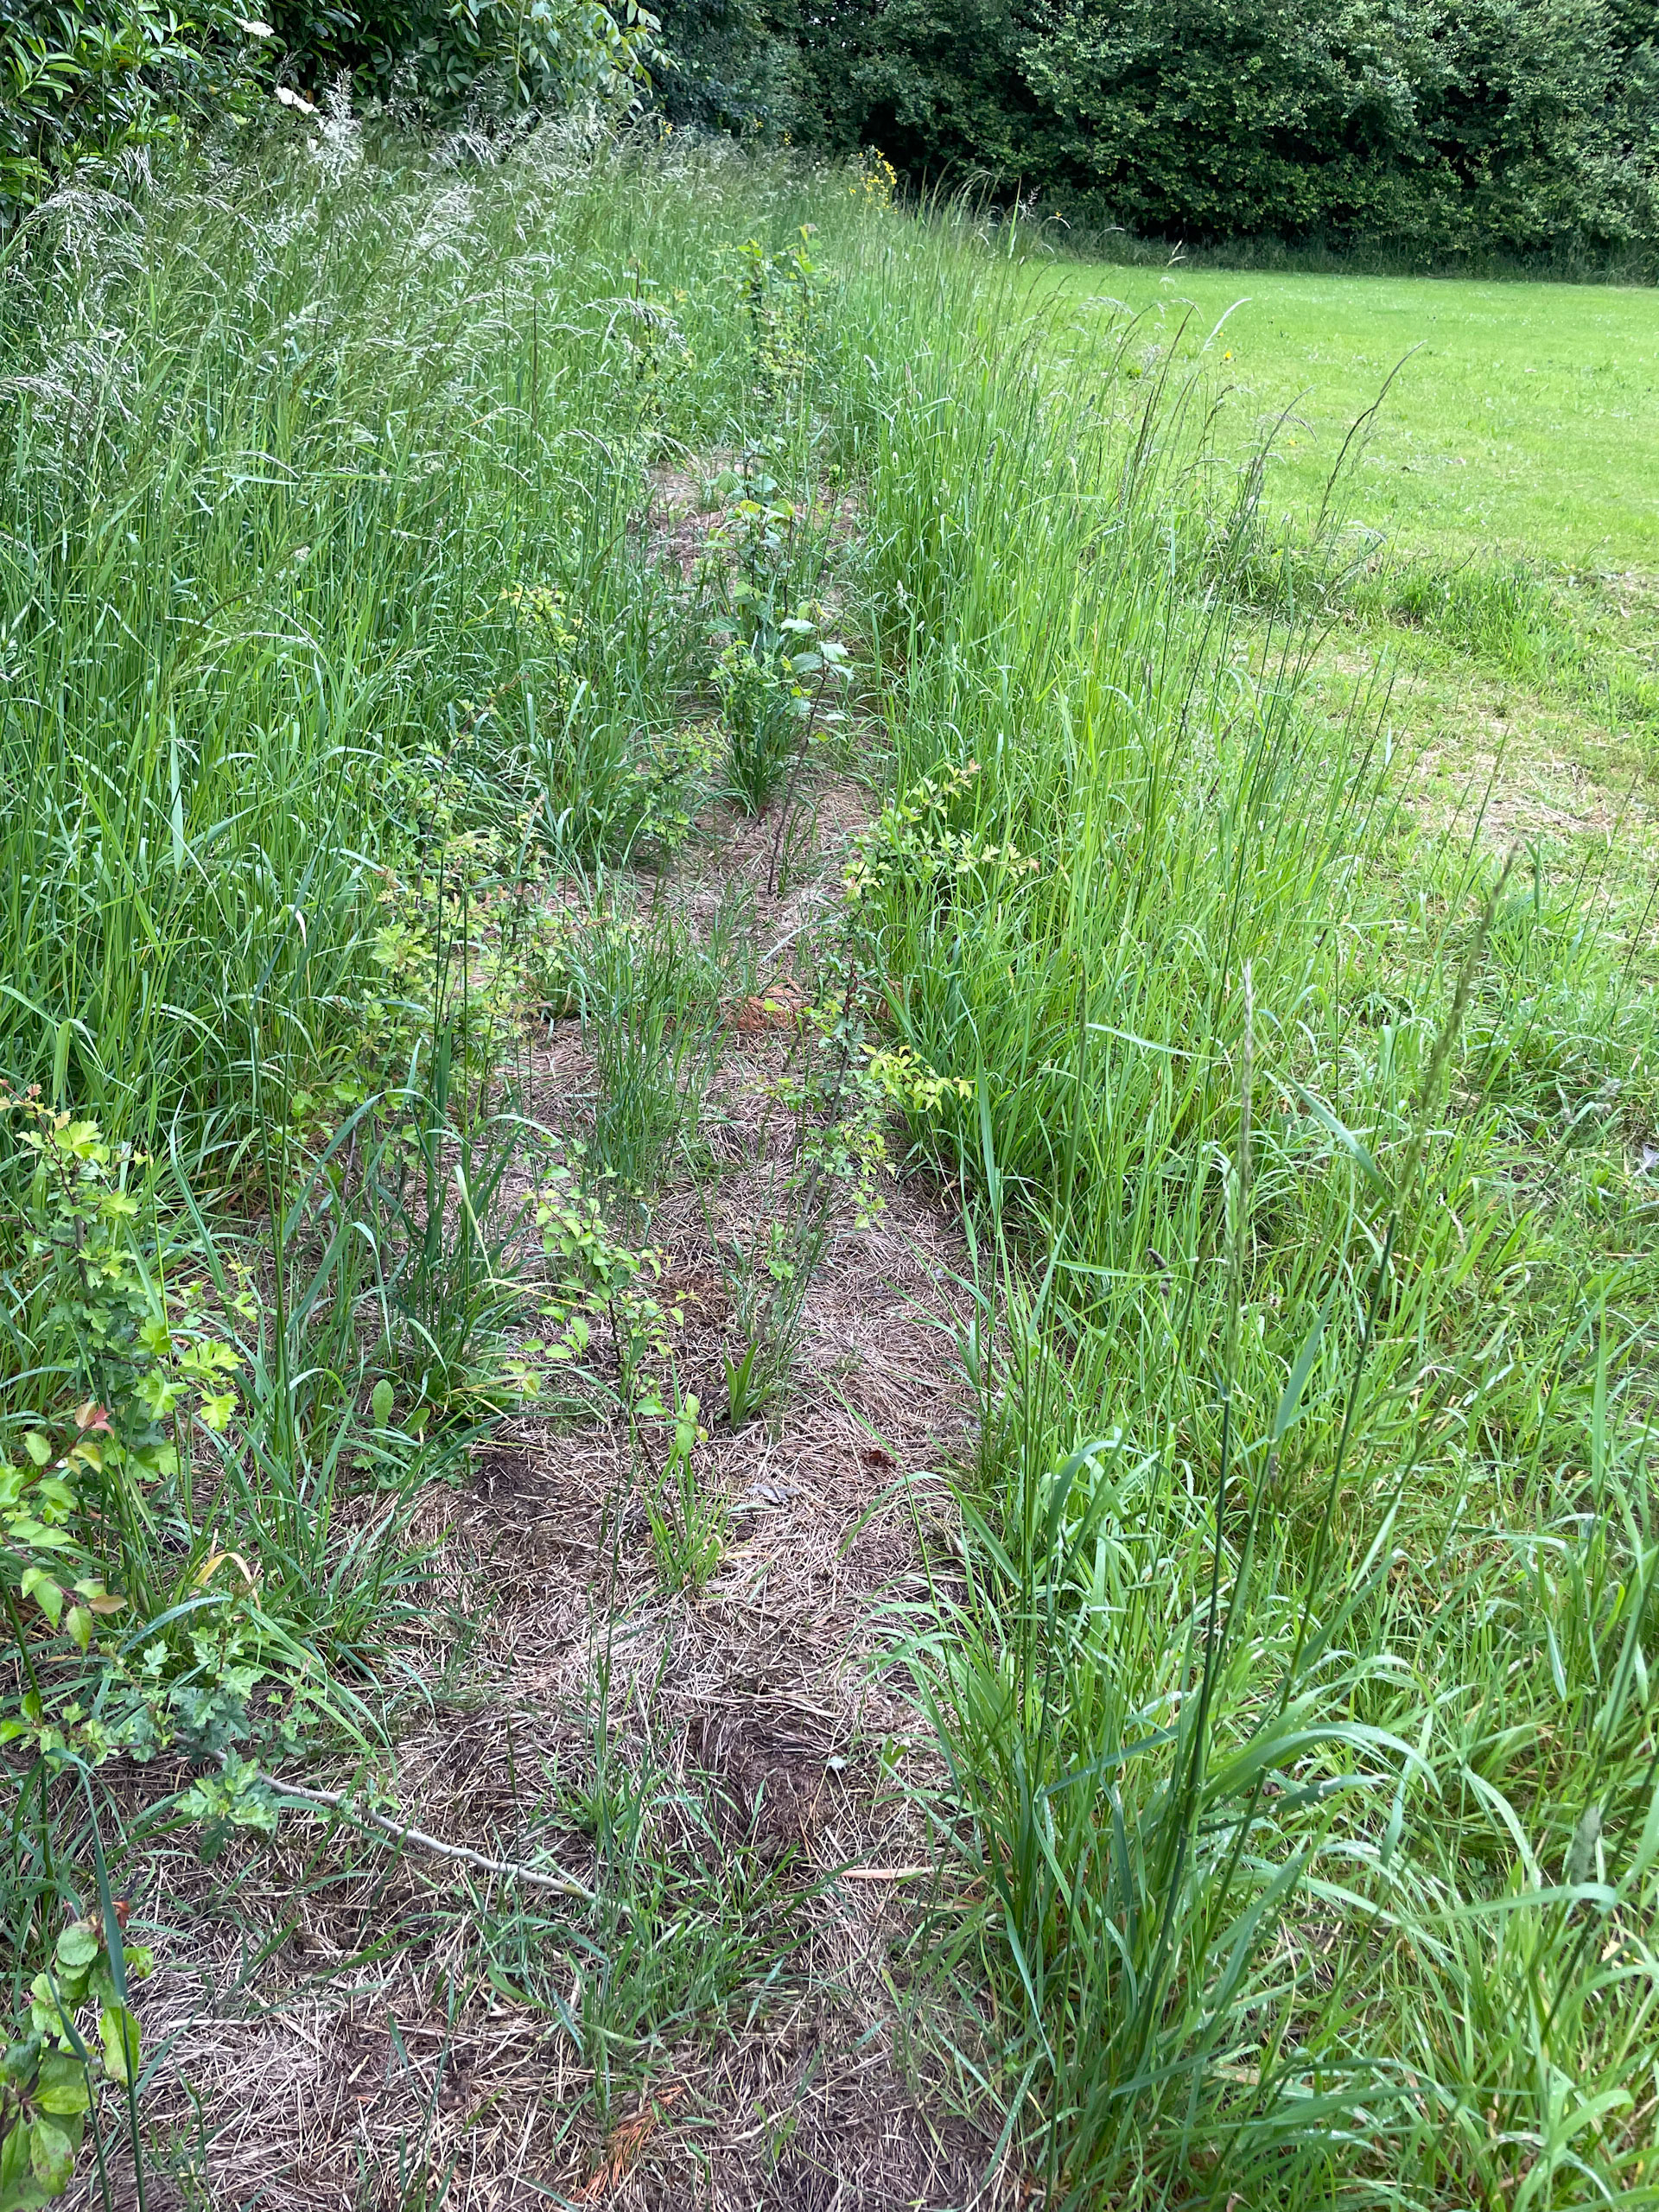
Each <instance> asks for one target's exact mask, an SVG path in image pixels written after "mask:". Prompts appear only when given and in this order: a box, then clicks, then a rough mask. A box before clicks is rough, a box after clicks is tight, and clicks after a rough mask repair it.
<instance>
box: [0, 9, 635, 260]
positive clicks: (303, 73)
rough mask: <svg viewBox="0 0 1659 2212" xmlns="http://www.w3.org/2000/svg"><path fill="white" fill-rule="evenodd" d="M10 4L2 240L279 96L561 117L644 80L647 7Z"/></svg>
mask: <svg viewBox="0 0 1659 2212" xmlns="http://www.w3.org/2000/svg"><path fill="white" fill-rule="evenodd" d="M246 4H248V5H250V7H251V10H252V12H251V13H250V15H249V16H238V14H237V13H235V11H234V0H0V230H3V228H4V226H5V225H6V223H7V221H8V220H9V219H13V218H15V217H16V215H17V213H19V212H20V211H22V210H23V209H25V208H27V207H29V206H30V205H31V204H32V203H33V202H34V201H35V200H38V199H39V198H40V197H41V194H42V193H43V192H45V191H47V190H48V189H49V188H51V186H52V185H53V183H54V182H55V181H57V179H58V178H60V176H62V175H66V174H67V172H68V171H69V170H70V169H72V168H73V169H75V170H77V171H78V172H79V173H80V174H82V175H91V176H92V177H94V178H98V177H107V176H108V175H111V173H112V172H113V170H114V168H115V167H116V165H117V164H118V162H120V161H121V159H122V158H123V157H124V156H130V154H131V153H132V152H133V151H134V150H135V149H138V148H141V147H144V146H147V145H149V144H152V143H155V142H156V140H157V139H161V138H166V137H176V136H178V135H179V134H180V133H181V131H182V130H188V129H191V128H194V127H200V125H202V124H207V123H211V122H212V121H213V120H215V119H217V118H222V117H225V116H227V115H230V116H235V117H239V118H243V119H247V118H251V117H252V116H254V115H256V114H257V112H258V111H259V110H260V109H261V107H262V106H268V105H270V103H271V100H272V99H273V94H274V93H275V88H276V87H277V86H281V87H282V88H283V92H282V94H277V95H276V96H277V97H282V96H283V95H286V96H288V97H289V105H291V106H295V107H298V108H299V109H301V110H302V111H303V109H304V108H305V107H306V106H307V105H308V104H309V103H308V101H307V100H306V99H305V97H304V96H305V94H306V93H307V92H310V93H313V94H315V93H320V92H321V91H322V90H323V89H325V88H326V87H327V86H332V85H333V84H334V82H335V81H336V80H337V79H339V78H340V75H341V74H342V73H344V74H346V75H347V76H349V78H350V79H351V81H352V84H353V90H354V92H356V93H357V94H358V95H359V96H364V95H367V96H371V97H373V96H378V97H381V98H383V99H388V100H391V101H392V102H394V103H395V104H396V105H397V106H399V107H400V108H401V109H402V110H403V111H404V112H406V113H408V114H410V115H413V116H416V117H421V116H424V117H427V118H444V117H446V116H448V115H450V114H452V113H454V111H456V110H457V109H459V108H461V107H464V106H466V105H474V106H475V107H476V106H480V105H481V106H487V107H493V108H494V109H496V110H497V111H499V110H500V109H502V108H525V107H530V108H538V109H541V110H543V111H549V110H551V111H561V110H563V109H566V108H568V107H569V106H571V105H573V104H575V103H578V102H582V101H595V102H599V103H601V104H604V103H607V102H610V101H613V100H614V99H616V98H617V97H618V96H619V94H621V95H623V96H624V97H626V96H627V95H629V94H630V93H632V91H633V90H634V89H635V88H636V87H637V86H639V83H640V82H641V81H643V75H644V56H645V52H646V51H647V49H648V47H649V44H650V40H651V36H652V33H653V31H654V30H655V29H656V18H655V17H654V16H652V15H650V14H649V13H648V12H647V11H646V10H645V8H644V7H643V6H642V5H640V4H639V0H618V5H617V7H616V8H615V10H614V11H613V10H612V9H610V8H609V7H607V6H606V5H605V4H603V0H276V4H274V5H272V6H270V10H269V13H270V21H269V22H264V21H262V20H260V11H259V10H257V8H254V7H253V6H252V0H246Z"/></svg>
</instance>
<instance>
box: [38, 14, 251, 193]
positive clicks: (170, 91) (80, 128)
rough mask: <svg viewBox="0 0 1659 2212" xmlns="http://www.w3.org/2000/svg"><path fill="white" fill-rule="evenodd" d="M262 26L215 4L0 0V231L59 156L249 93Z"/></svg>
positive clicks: (107, 158)
mask: <svg viewBox="0 0 1659 2212" xmlns="http://www.w3.org/2000/svg"><path fill="white" fill-rule="evenodd" d="M269 35H270V34H269V31H268V29H266V28H265V27H264V26H263V25H260V24H258V23H257V22H252V21H247V20H244V19H243V18H241V17H238V16H237V15H236V14H235V13H234V12H233V10H232V9H231V8H230V7H229V6H227V5H226V4H224V0H200V5H196V6H192V7H190V8H188V9H186V10H179V9H175V8H172V7H168V6H163V5H162V4H160V0H103V4H93V5H90V6H84V5H80V4H79V0H58V4H53V0H0V228H3V226H5V224H6V223H7V221H8V220H9V219H13V218H15V216H16V213H17V212H18V211H19V210H20V209H21V208H23V207H29V206H30V205H32V203H33V202H34V201H35V200H38V199H39V198H40V197H41V194H43V193H44V192H46V191H47V190H48V189H49V188H50V187H51V185H52V183H53V182H54V180H55V179H56V178H57V176H58V175H60V173H61V172H62V171H63V170H64V169H65V168H67V167H68V166H69V165H70V164H71V163H80V164H83V165H86V164H90V165H92V168H93V169H94V171H95V173H97V174H99V175H102V176H107V175H109V174H110V173H111V168H112V167H113V165H114V164H115V163H116V162H117V161H118V159H119V158H120V157H121V156H124V155H127V154H130V153H131V152H133V151H134V150H135V149H138V148H141V147H144V146H148V145H150V144H153V143H156V141H157V140H161V139H168V138H174V137H177V136H178V135H179V134H180V132H181V130H184V129H186V128H188V126H189V125H191V124H200V123H204V122H207V121H208V120H210V119H212V118H215V117H218V116H220V115H224V114H227V113H229V114H239V113H246V112H248V111H250V109H251V106H252V105H253V104H254V102H255V101H256V100H257V99H258V98H259V97H260V90H261V88H260V86H259V84H258V75H259V67H258V59H257V57H258V54H259V52H260V49H261V48H262V46H263V45H264V41H266V40H267V39H268V38H269Z"/></svg>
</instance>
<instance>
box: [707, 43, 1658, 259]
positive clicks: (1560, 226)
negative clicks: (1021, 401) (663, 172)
mask: <svg viewBox="0 0 1659 2212" xmlns="http://www.w3.org/2000/svg"><path fill="white" fill-rule="evenodd" d="M708 4H709V0H681V5H680V7H679V8H677V9H676V8H674V7H671V10H670V12H669V15H668V19H667V29H668V35H669V37H670V39H671V41H672V39H673V37H674V35H675V32H676V27H677V23H678V22H679V21H680V20H681V18H682V16H683V15H690V14H695V13H696V12H702V13H706V12H707V8H708ZM763 4H764V6H765V9H766V13H765V16H764V22H763V30H764V35H765V37H766V40H767V41H770V42H771V43H772V46H773V48H776V49H778V50H779V51H781V52H782V53H783V54H785V55H786V56H787V67H785V68H780V67H779V64H778V62H777V60H776V59H774V60H772V64H771V74H772V82H774V83H786V84H787V86H788V87H789V97H788V100H787V103H785V104H777V103H774V106H773V110H772V115H771V118H770V119H771V120H772V123H773V124H774V127H776V128H779V129H780V130H788V131H789V132H790V134H791V136H792V137H795V138H797V139H798V140H804V141H805V142H807V143H816V144H818V145H821V146H823V147H825V148H828V149H833V150H837V151H852V150H854V149H857V148H859V147H861V146H867V145H874V146H877V147H879V148H880V149H881V151H882V152H884V153H886V154H887V156H889V157H890V158H891V159H892V160H893V161H894V162H896V163H897V164H898V165H899V168H900V169H901V170H903V171H905V172H906V174H907V175H909V176H910V177H911V178H912V180H914V181H921V180H922V179H924V178H926V179H931V180H934V181H944V182H947V183H949V182H960V181H968V180H970V179H973V178H976V177H987V176H988V178H989V179H990V180H991V184H992V189H993V190H994V192H995V193H996V194H999V195H1000V196H1001V197H1002V198H1003V199H1005V200H1006V199H1007V198H1008V197H1010V196H1012V194H1014V193H1016V192H1017V193H1020V194H1023V195H1034V196H1035V197H1036V198H1037V199H1038V200H1040V201H1042V202H1043V203H1045V204H1046V205H1048V206H1051V207H1057V208H1058V209H1059V210H1060V211H1061V212H1063V213H1067V214H1069V215H1070V216H1071V217H1072V218H1073V219H1080V220H1082V221H1084V222H1095V223H1099V224H1113V223H1116V224H1122V225H1124V226H1128V227H1130V228H1132V229H1135V230H1137V231H1140V232H1147V233H1151V234H1155V235H1159V236H1163V237H1170V238H1185V239H1187V240H1189V241H1190V242H1192V244H1194V245H1201V244H1207V243H1214V242H1218V241H1226V240H1230V239H1242V238H1274V239H1283V240H1287V241H1306V242H1312V241H1320V242H1324V243H1327V244H1331V245H1338V246H1344V247H1346V246H1352V245H1356V244H1358V243H1361V242H1382V241H1388V242H1390V243H1393V244H1395V245H1405V246H1408V247H1410V248H1415V249H1420V250H1421V252H1422V253H1423V254H1424V256H1425V257H1436V258H1439V257H1456V256H1458V255H1461V254H1469V253H1478V254H1502V255H1516V256H1522V257H1568V256H1573V255H1588V256H1592V257H1605V256H1608V255H1610V254H1611V255H1625V256H1628V255H1630V254H1631V253H1632V252H1635V253H1638V254H1640V253H1642V252H1644V251H1651V250H1652V249H1653V248H1654V247H1655V245H1656V244H1659V184H1656V179H1659V16H1656V12H1655V10H1654V8H1653V6H1652V4H1651V0H1456V4H1450V3H1449V0H763Z"/></svg>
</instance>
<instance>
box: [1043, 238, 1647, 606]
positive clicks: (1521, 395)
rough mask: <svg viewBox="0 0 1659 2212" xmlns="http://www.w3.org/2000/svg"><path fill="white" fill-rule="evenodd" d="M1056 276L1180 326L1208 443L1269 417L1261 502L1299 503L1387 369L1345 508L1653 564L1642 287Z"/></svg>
mask: <svg viewBox="0 0 1659 2212" xmlns="http://www.w3.org/2000/svg"><path fill="white" fill-rule="evenodd" d="M1061 281H1062V283H1063V285H1064V289H1065V294H1066V296H1068V298H1070V299H1072V300H1076V301H1078V302H1084V301H1086V302H1089V303H1090V307H1091V308H1101V309H1104V310H1105V311H1107V312H1108V313H1113V314H1115V313H1116V311H1117V309H1118V308H1120V307H1121V308H1127V309H1128V311H1129V312H1130V313H1131V314H1132V315H1135V316H1136V317H1138V318H1140V319H1141V326H1142V327H1143V328H1144V330H1145V332H1146V343H1147V346H1153V345H1160V344H1165V343H1167V342H1168V340H1169V338H1170V337H1171V336H1172V335H1173V333H1174V332H1175V331H1176V330H1178V329H1181V328H1183V327H1184V328H1185V339H1186V341H1187V343H1188V344H1189V345H1194V344H1196V346H1198V347H1200V348H1201V349H1202V359H1203V360H1204V364H1205V370H1206V372H1207V374H1208V377H1209V378H1213V385H1214V389H1215V390H1216V391H1217V392H1218V393H1219V394H1221V395H1223V402H1222V404H1223V406H1224V417H1223V429H1222V434H1221V435H1222V439H1223V442H1224V445H1228V446H1230V447H1231V448H1233V449H1234V450H1243V449H1245V448H1249V447H1250V446H1252V445H1254V444H1255V442H1257V441H1258V440H1260V439H1261V438H1262V437H1263V436H1264V435H1268V434H1269V433H1271V434H1272V435H1273V440H1274V461H1273V465H1272V474H1271V476H1270V478H1269V481H1268V487H1267V490H1266V493H1265V494H1264V498H1265V501H1266V504H1267V505H1268V508H1269V509H1270V510H1274V509H1278V508H1283V509H1284V510H1286V511H1288V512H1299V513H1302V514H1305V513H1306V512H1308V510H1309V509H1310V507H1316V506H1317V505H1318V503H1319V499H1320V497H1321V495H1322V493H1323V491H1324V487H1325V480H1326V479H1327V477H1328V475H1329V473H1330V470H1331V468H1332V466H1333V465H1334V463H1335V461H1336V460H1337V456H1338V453H1339V452H1340V450H1341V448H1342V445H1343V442H1344V439H1345V438H1346V436H1347V435H1348V432H1349V429H1350V428H1351V425H1352V424H1353V423H1355V422H1356V421H1357V419H1358V418H1359V417H1360V416H1362V415H1363V414H1364V412H1365V411H1366V410H1367V409H1369V408H1370V406H1371V405H1372V404H1373V403H1374V402H1376V399H1377V397H1378V395H1379V394H1380V393H1382V392H1383V387H1384V385H1387V386H1388V390H1387V393H1386V397H1383V403H1382V405H1381V408H1380V409H1379V411H1378V414H1377V416H1376V423H1375V425H1374V427H1373V429H1371V431H1370V434H1369V435H1368V436H1367V438H1366V441H1365V444H1364V448H1363V453H1362V454H1361V455H1360V457H1359V461H1358V465H1357V471H1356V474H1355V478H1354V481H1353V487H1352V495H1351V512H1352V513H1353V515H1354V517H1355V518H1356V519H1357V520H1358V521H1360V522H1363V523H1364V524H1370V526H1372V527H1373V528H1375V529H1377V530H1380V531H1384V532H1386V533H1387V534H1388V536H1389V537H1390V538H1392V539H1394V540H1395V541H1396V542H1397V543H1400V544H1402V546H1410V547H1413V548H1417V549H1421V550H1432V551H1435V552H1440V553H1450V554H1462V553H1478V554H1481V555H1489V554H1491V553H1492V552H1494V551H1504V552H1520V553H1529V554H1534V555H1537V556H1541V557H1543V558H1545V559H1548V560H1549V561H1551V562H1554V563H1559V564H1560V565H1561V566H1562V567H1564V568H1571V567H1573V566H1574V565H1580V566H1587V567H1590V568H1592V569H1627V568H1643V567H1647V568H1651V567H1653V566H1654V565H1656V564H1659V296H1656V295H1655V294H1654V293H1653V292H1652V291H1650V290H1643V289H1636V288H1630V289H1615V288H1613V287H1611V286H1605V285H1589V284H1586V285H1573V284H1529V283H1464V282H1459V281H1458V280H1455V279H1452V278H1429V277H1326V276H1278V275H1274V276H1263V275H1259V274H1255V273H1251V274H1249V275H1242V276H1230V275H1229V274H1227V273H1226V272H1224V271H1211V270H1205V271H1192V270H1170V271H1164V272H1161V273H1160V272H1159V271H1157V270H1147V269H1129V268H1112V267H1106V268H1093V267H1091V268H1088V269H1083V270H1071V269H1068V270H1065V273H1064V277H1063V278H1062V280H1061ZM1281 418H1283V420H1282V427H1281Z"/></svg>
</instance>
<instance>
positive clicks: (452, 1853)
mask: <svg viewBox="0 0 1659 2212" xmlns="http://www.w3.org/2000/svg"><path fill="white" fill-rule="evenodd" d="M219 1763H220V1764H221V1765H223V1764H226V1758H225V1754H224V1753H222V1752H221V1753H220V1754H219ZM259 1779H260V1781H261V1782H263V1783H264V1785H265V1787H266V1789H269V1790H270V1791H271V1792H272V1794H273V1795H274V1796H278V1797H288V1798H293V1799H296V1800H297V1801H298V1802H299V1803H301V1804H302V1805H315V1806H316V1807H317V1808H319V1809H320V1810H321V1811H323V1812H328V1813H343V1814H344V1815H345V1816H346V1819H347V1820H348V1821H356V1822H358V1823H359V1826H361V1827H373V1828H378V1829H379V1830H380V1831H381V1832H382V1834H385V1835H390V1836H395V1837H396V1838H397V1841H398V1842H399V1843H412V1844H413V1845H414V1846H415V1847H416V1849H417V1850H420V1851H430V1852H432V1853H435V1855H436V1856H437V1857H438V1858H440V1859H458V1860H460V1862H461V1864H462V1865H463V1866H476V1867H477V1868H478V1869H479V1870H480V1872H482V1873H486V1874H499V1875H501V1876H502V1877H503V1878H504V1879H505V1880H507V1881H511V1882H528V1883H530V1884H531V1885H532V1886H533V1887H535V1888H536V1889H538V1890H556V1891H559V1893H560V1894H561V1895H562V1896H564V1897H582V1898H584V1899H585V1900H586V1901H587V1903H588V1904H592V1903H593V1902H594V1893H593V1891H591V1890H590V1889H588V1888H587V1887H586V1886H585V1885H583V1884H582V1883H581V1882H579V1881H577V1879H576V1878H575V1875H574V1874H566V1873H563V1872H559V1871H557V1870H556V1869H550V1868H544V1867H540V1866H521V1865H520V1864H519V1863H518V1860H517V1859H492V1858H490V1857H489V1856H488V1855H487V1853H485V1852H482V1851H474V1850H471V1849H470V1848H469V1847H467V1845H466V1844H464V1843H445V1842H444V1840H443V1839H442V1837H441V1836H435V1835H429V1834H427V1832H426V1830H425V1829H424V1828H417V1827H411V1826H410V1824H409V1822H408V1821H394V1820H393V1819H392V1818H391V1815H390V1814H387V1813H371V1812H364V1811H362V1810H360V1809H359V1808H358V1807H356V1806H354V1805H353V1803H352V1802H351V1801H350V1799H349V1798H347V1797H346V1796H344V1794H343V1793H342V1792H340V1790H337V1789H302V1787H301V1786H300V1784H299V1783H297V1782H279V1781H278V1780H277V1777H276V1776H275V1775H274V1774H264V1773H262V1774H261V1775H260V1777H259Z"/></svg>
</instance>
